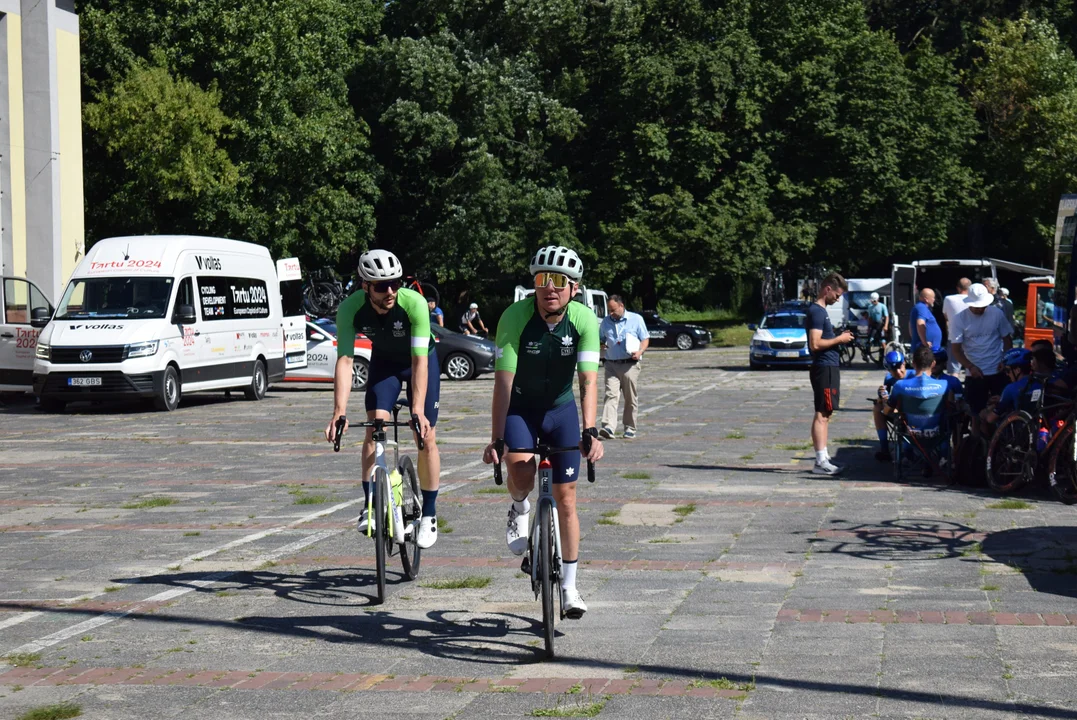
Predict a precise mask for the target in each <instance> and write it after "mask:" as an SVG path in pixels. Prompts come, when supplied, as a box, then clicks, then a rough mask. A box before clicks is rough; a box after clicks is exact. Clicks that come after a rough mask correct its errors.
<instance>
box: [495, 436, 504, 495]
mask: <svg viewBox="0 0 1077 720" xmlns="http://www.w3.org/2000/svg"><path fill="white" fill-rule="evenodd" d="M494 452H496V453H497V462H495V463H494V485H501V484H502V483H503V482H504V479H503V478H502V477H501V461H502V460H504V457H502V456H503V455H504V454H505V441H504V440H497V441H495V442H494Z"/></svg>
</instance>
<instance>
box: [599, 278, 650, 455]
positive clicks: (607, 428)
mask: <svg viewBox="0 0 1077 720" xmlns="http://www.w3.org/2000/svg"><path fill="white" fill-rule="evenodd" d="M598 334H599V337H600V338H602V345H603V347H605V348H606V402H605V404H604V405H603V407H602V429H601V430H599V431H598V434H599V435H600V436H601V437H603V438H606V439H609V438H612V437H613V434H614V431H615V430H616V429H617V402H618V399H619V397H620V396H621V395H624V399H625V407H624V414H623V416H622V418H621V424H622V425H623V426H624V437H625V439H627V440H631V439H632V438H634V437H636V429H637V428H636V412H637V411H638V410H639V399H638V397H637V395H636V383H637V381H638V380H639V372H640V365H639V362H640V360H641V359H642V358H643V353H645V352H647V346H648V345H649V344H650V342H651V339H650V334H649V333H648V332H647V325H646V323H644V322H643V318H642V317H641V316H639V315H638V314H636V313H634V312H629V311H627V310H625V302H624V299H623V298H622V297H621V296H620V295H610V299H609V302H608V303H606V317H604V318H602V324H601V325H599V328H598Z"/></svg>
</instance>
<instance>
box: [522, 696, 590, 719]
mask: <svg viewBox="0 0 1077 720" xmlns="http://www.w3.org/2000/svg"><path fill="white" fill-rule="evenodd" d="M604 707H606V700H605V699H602V700H599V701H598V702H591V703H583V702H576V703H574V704H572V705H562V704H561V702H560V700H559V701H558V702H557V705H555V706H553V707H552V708H536V709H535V710H532V711H531V717H596V716H597V715H598V714H599V713H600V712H602V708H604Z"/></svg>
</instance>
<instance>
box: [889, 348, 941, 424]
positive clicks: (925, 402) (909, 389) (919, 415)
mask: <svg viewBox="0 0 1077 720" xmlns="http://www.w3.org/2000/svg"><path fill="white" fill-rule="evenodd" d="M912 362H913V366H914V367H915V368H916V377H912V378H908V379H906V380H898V381H897V382H896V383H894V388H893V389H892V390H891V391H890V399H889V400H887V406H888V407H887V410H888V412H894V411H898V410H900V411H901V412H902V413H904V414H905V421H906V422H907V423H908V424H909V429H910V430H911V431H912V432H913V433H914V434H916V435H921V436H923V437H937V436H938V434H939V432H940V431H941V426H942V421H943V418H944V417H945V414H946V397H947V395H948V394H949V392H950V386H949V385H948V384H947V383H946V382H945V381H944V380H939V379H936V378H933V377H931V371H932V369H934V367H935V353H933V352H932V351H931V348H930V347H928V346H927V345H921V346H920V347H919V348H917V349H916V351H915V352H913V354H912Z"/></svg>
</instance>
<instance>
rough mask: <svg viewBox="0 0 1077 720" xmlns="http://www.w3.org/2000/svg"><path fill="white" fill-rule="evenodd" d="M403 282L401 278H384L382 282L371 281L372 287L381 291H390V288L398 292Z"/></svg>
mask: <svg viewBox="0 0 1077 720" xmlns="http://www.w3.org/2000/svg"><path fill="white" fill-rule="evenodd" d="M403 284H404V283H402V282H400V281H399V280H383V281H382V282H376V283H370V289H371V290H373V291H374V292H379V293H385V292H389V291H390V290H392V291H393V292H396V291H397V290H399V289H400V286H401V285H403Z"/></svg>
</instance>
